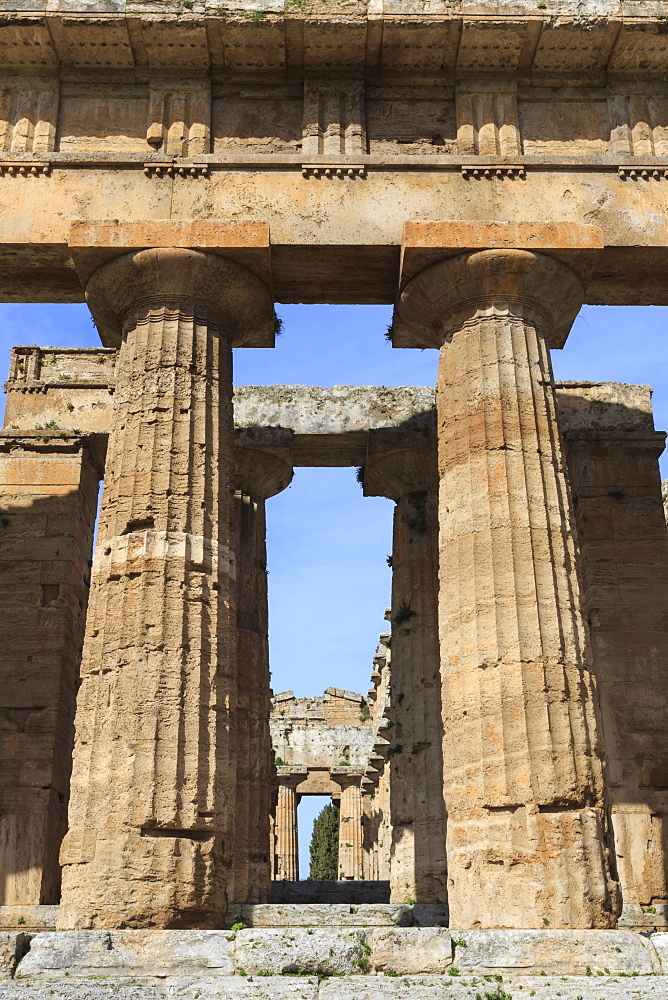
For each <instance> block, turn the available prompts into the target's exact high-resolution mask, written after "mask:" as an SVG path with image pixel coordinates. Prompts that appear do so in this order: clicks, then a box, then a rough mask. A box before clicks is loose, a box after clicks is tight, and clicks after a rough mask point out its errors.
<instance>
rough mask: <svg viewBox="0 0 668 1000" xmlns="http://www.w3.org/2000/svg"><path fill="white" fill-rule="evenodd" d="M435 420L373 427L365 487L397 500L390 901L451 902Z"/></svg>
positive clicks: (393, 561)
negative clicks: (407, 426) (418, 425)
mask: <svg viewBox="0 0 668 1000" xmlns="http://www.w3.org/2000/svg"><path fill="white" fill-rule="evenodd" d="M436 449H437V443H436V435H435V428H434V426H433V425H432V426H428V425H425V426H424V427H423V428H422V430H421V431H419V432H418V431H407V430H379V431H371V432H370V433H369V436H368V447H367V456H366V462H365V466H364V492H365V494H366V495H369V494H378V493H380V494H381V495H384V496H388V497H391V498H393V499H394V500H396V507H395V510H394V530H393V543H392V647H391V657H392V667H391V677H392V683H391V710H392V720H393V722H394V727H393V729H392V730H391V741H392V748H391V757H390V758H389V760H388V763H387V767H388V768H389V771H390V781H389V790H390V817H389V821H390V826H391V847H390V888H391V897H390V898H391V900H392V902H394V903H404V902H406V900H409V899H412V900H415V901H416V902H419V903H437V902H438V903H445V902H446V899H447V885H446V882H447V876H446V858H445V838H446V815H445V802H444V797H443V792H442V788H443V756H442V755H443V722H442V718H441V682H440V649H439V641H438V468H437V461H436Z"/></svg>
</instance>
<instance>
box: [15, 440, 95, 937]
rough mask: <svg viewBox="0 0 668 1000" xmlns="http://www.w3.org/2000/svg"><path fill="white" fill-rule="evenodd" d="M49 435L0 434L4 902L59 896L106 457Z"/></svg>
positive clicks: (79, 442)
mask: <svg viewBox="0 0 668 1000" xmlns="http://www.w3.org/2000/svg"><path fill="white" fill-rule="evenodd" d="M44 436H45V435H44V432H43V431H41V432H39V433H36V432H28V433H18V432H11V431H10V432H7V431H5V432H3V433H2V435H0V606H1V607H2V609H3V614H2V617H1V618H0V648H1V652H0V692H1V693H0V706H2V707H0V905H1V906H17V907H20V906H29V905H38V904H40V903H57V902H58V901H59V898H60V866H59V864H58V850H59V848H60V842H61V840H62V838H63V836H64V834H65V831H66V830H67V800H68V797H69V785H70V772H71V769H72V744H73V742H74V710H75V705H76V693H77V682H78V678H79V665H80V661H81V648H82V645H83V638H84V627H85V621H86V602H87V600H88V584H89V579H90V560H91V555H92V549H93V530H94V525H95V515H96V511H97V494H98V485H99V480H100V476H101V474H102V465H103V461H104V456H103V454H101V453H99V451H98V449H97V448H95V447H93V446H92V443H91V440H90V439H85V438H81V437H80V436H78V435H77V436H75V435H72V436H70V437H67V435H65V436H64V437H62V438H61V436H60V434H59V435H57V436H54V437H53V438H50V439H49V440H47V441H45V440H43V438H44ZM48 436H49V435H48V434H47V437H48ZM19 917H21V911H20V910H17V914H16V919H17V920H18V918H19ZM14 924H16V920H15V921H14Z"/></svg>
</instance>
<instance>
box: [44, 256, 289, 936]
mask: <svg viewBox="0 0 668 1000" xmlns="http://www.w3.org/2000/svg"><path fill="white" fill-rule="evenodd" d="M258 286H259V287H258ZM249 293H250V294H249ZM228 294H231V296H232V300H233V301H232V303H231V304H230V305H229V308H227V306H228V303H227V302H226V295H228ZM258 295H259V296H260V297H261V298H260V303H261V305H262V307H263V308H265V307H266V308H270V307H271V302H270V300H269V299H268V296H267V293H266V291H265V290H264V289H263V288H262V286H260V283H259V281H258V280H257V279H256V278H254V277H253V275H251V274H250V273H248V272H246V271H245V270H244V269H243V268H240V267H239V266H238V265H236V264H232V263H231V262H229V261H224V260H222V259H220V258H212V257H210V256H209V255H207V254H200V253H196V252H193V251H181V250H172V251H169V250H151V251H141V252H139V253H135V254H128V255H125V256H123V257H121V258H118V259H117V260H116V261H114V262H112V263H111V264H107V265H105V266H104V267H103V268H101V269H100V270H99V271H97V272H96V273H95V274H94V275H93V278H92V279H91V281H90V282H89V284H88V287H87V298H88V301H89V304H90V305H91V308H92V310H93V313H94V315H96V318H97V316H98V315H99V316H101V318H102V322H103V323H106V322H107V321H108V318H109V316H110V315H111V316H113V317H114V319H116V320H117V322H118V325H119V327H120V329H121V331H122V343H121V349H120V355H119V362H118V366H117V380H116V390H115V410H114V419H113V425H112V429H111V434H110V439H109V451H108V457H107V475H106V478H105V484H104V494H103V500H102V508H101V513H100V525H99V532H98V542H97V550H96V554H95V561H94V566H93V577H92V586H91V597H90V604H89V611H88V620H87V627H86V639H85V646H84V653H83V662H82V687H81V691H80V693H79V701H78V707H77V717H76V745H75V752H74V769H73V776H72V794H71V800H70V830H69V832H68V834H67V837H66V840H65V842H64V844H63V850H62V854H61V860H62V863H63V864H64V866H65V867H64V872H63V897H62V900H63V901H62V905H61V913H60V926H62V927H80V926H92V927H124V926H125V927H142V926H144V927H146V926H153V927H187V926H199V927H206V926H220V920H221V919H222V918H223V917H224V912H225V906H226V899H225V889H226V885H227V880H228V873H229V868H230V864H231V860H232V859H231V845H232V843H233V837H232V834H233V809H234V774H235V770H234V754H235V733H234V712H235V707H236V705H235V703H236V676H235V652H236V644H235V641H234V625H235V622H234V618H233V613H234V589H235V588H234V575H235V570H234V561H233V554H232V553H231V550H230V535H231V494H230V486H231V474H232V471H233V420H232V359H231V353H232V352H231V345H232V340H233V337H234V328H235V324H236V322H237V321H238V320H239V316H238V311H243V310H244V307H245V308H246V309H247V312H248V315H247V320H248V321H249V322H251V323H252V322H253V321H254V320H255V321H257V322H262V319H261V317H260V315H258V310H257V306H255V305H254V304H253V301H252V297H253V296H258ZM262 295H263V296H264V297H262Z"/></svg>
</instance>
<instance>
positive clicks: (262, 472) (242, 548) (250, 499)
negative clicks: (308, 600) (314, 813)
mask: <svg viewBox="0 0 668 1000" xmlns="http://www.w3.org/2000/svg"><path fill="white" fill-rule="evenodd" d="M234 454H235V484H234V485H235V494H234V512H235V522H236V531H235V539H236V542H235V547H236V566H237V727H236V733H237V746H236V755H235V756H236V769H237V774H236V788H237V794H236V805H235V812H234V818H235V842H234V862H233V868H232V883H231V887H230V897H231V899H232V900H234V902H235V903H268V902H269V901H270V894H271V878H272V867H271V859H270V857H269V847H270V829H269V818H270V813H271V798H272V771H273V763H272V754H271V736H270V732H269V712H270V707H271V706H270V680H269V641H268V609H267V549H266V516H265V500H267V499H268V498H269V497H272V496H275V495H276V494H277V493H280V492H281V490H284V489H285V488H286V486H288V485H289V483H290V480H291V479H292V431H288V430H283V429H281V428H261V427H257V428H239V429H237V430H236V431H235V447H234Z"/></svg>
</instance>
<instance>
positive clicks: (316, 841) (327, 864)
mask: <svg viewBox="0 0 668 1000" xmlns="http://www.w3.org/2000/svg"><path fill="white" fill-rule="evenodd" d="M310 852H311V867H310V870H309V875H308V877H309V881H311V882H315V881H320V880H323V881H326V882H336V881H337V879H338V877H339V872H338V867H339V810H338V809H337V807H336V806H335V805H332V804H331V803H330V804H329V805H326V806H325V807H324V809H323V810H322V811H321V812H320V814H319V815H318V816H316V818H315V820H314V821H313V834H312V836H311V847H310Z"/></svg>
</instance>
